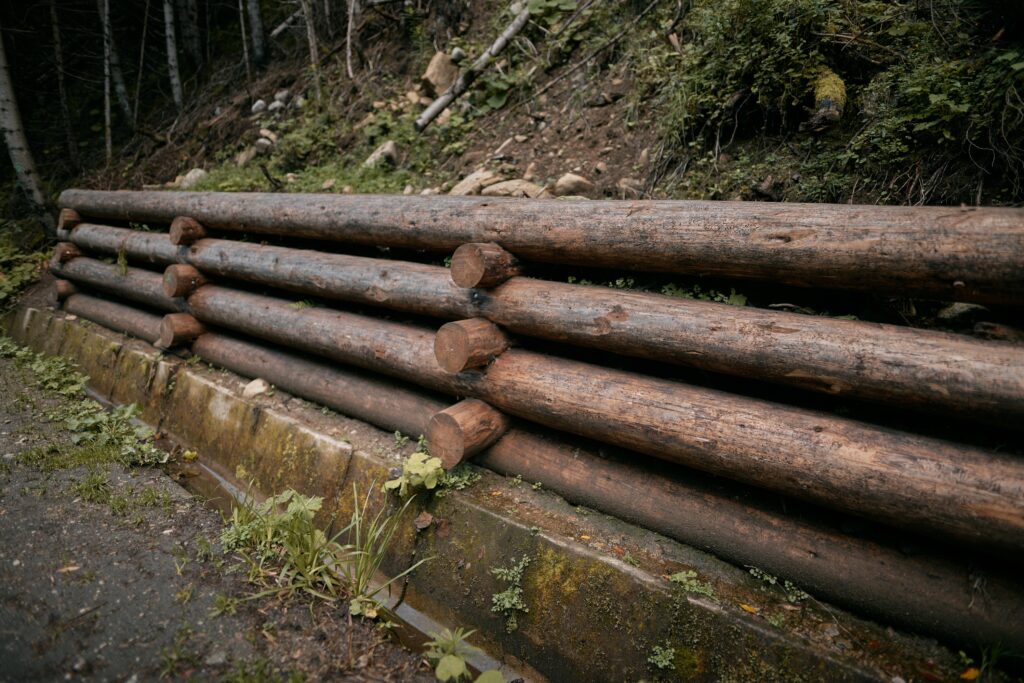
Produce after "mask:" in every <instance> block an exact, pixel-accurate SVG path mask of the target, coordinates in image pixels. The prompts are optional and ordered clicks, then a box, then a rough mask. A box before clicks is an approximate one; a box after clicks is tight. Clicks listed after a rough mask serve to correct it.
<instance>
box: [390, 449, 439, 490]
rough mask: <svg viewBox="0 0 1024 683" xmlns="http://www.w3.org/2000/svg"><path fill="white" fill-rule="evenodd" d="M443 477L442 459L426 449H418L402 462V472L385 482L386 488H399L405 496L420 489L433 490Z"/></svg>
mask: <svg viewBox="0 0 1024 683" xmlns="http://www.w3.org/2000/svg"><path fill="white" fill-rule="evenodd" d="M443 477H444V468H443V467H442V466H441V459H440V458H432V457H431V456H430V454H429V453H427V452H426V451H422V450H418V451H416V452H415V453H413V454H412V455H410V456H409V457H408V458H406V460H405V462H403V463H402V472H401V474H399V475H398V476H397V477H396V478H394V479H391V480H389V481H387V482H385V483H384V489H385V490H386V491H394V490H396V489H397V490H398V495H400V496H402V497H403V498H404V497H406V496H408V495H409V493H410V492H414V491H416V490H418V489H426V490H428V491H430V490H433V489H434V488H436V487H437V485H438V484H439V483H440V482H441V479H442V478H443Z"/></svg>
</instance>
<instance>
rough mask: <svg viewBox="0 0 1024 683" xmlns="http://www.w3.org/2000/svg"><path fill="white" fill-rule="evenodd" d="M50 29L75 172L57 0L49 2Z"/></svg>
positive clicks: (76, 163) (76, 160)
mask: <svg viewBox="0 0 1024 683" xmlns="http://www.w3.org/2000/svg"><path fill="white" fill-rule="evenodd" d="M50 27H51V29H52V30H53V58H54V62H55V63H56V65H57V97H58V98H59V99H60V116H61V119H62V121H63V123H64V138H65V142H66V144H67V147H68V161H70V162H71V165H72V166H73V167H74V168H75V169H76V170H77V169H79V168H81V165H82V164H81V161H80V160H79V157H78V141H77V140H75V133H74V131H73V130H72V129H71V107H69V106H68V92H67V88H66V87H65V85H64V41H63V40H61V37H60V17H59V16H58V15H57V0H50Z"/></svg>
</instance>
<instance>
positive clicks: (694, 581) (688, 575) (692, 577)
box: [668, 570, 715, 598]
mask: <svg viewBox="0 0 1024 683" xmlns="http://www.w3.org/2000/svg"><path fill="white" fill-rule="evenodd" d="M668 580H669V581H671V582H672V583H674V584H676V585H677V586H680V587H682V589H683V590H685V591H686V592H687V593H697V594H698V595H704V596H707V597H709V598H714V597H715V589H714V588H713V587H712V586H711V584H710V583H708V582H707V581H701V580H700V579H698V578H697V572H695V571H693V570H686V571H681V572H676V573H675V574H672V575H671V576H669V577H668Z"/></svg>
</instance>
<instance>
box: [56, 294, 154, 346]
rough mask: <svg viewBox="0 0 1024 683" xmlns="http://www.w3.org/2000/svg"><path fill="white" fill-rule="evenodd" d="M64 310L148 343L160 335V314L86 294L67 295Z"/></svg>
mask: <svg viewBox="0 0 1024 683" xmlns="http://www.w3.org/2000/svg"><path fill="white" fill-rule="evenodd" d="M64 311H65V312H67V313H71V314H72V315H77V316H78V317H80V318H85V319H86V320H91V321H93V322H95V323H99V324H100V325H103V326H104V327H106V328H109V329H111V330H115V331H117V332H124V333H126V334H130V335H131V336H133V337H138V338H139V339H143V340H145V341H147V342H149V343H150V344H152V343H154V342H155V341H156V340H157V339H158V338H159V337H160V316H158V315H154V314H152V313H146V312H145V311H140V310H139V309H137V308H133V307H131V306H125V305H123V304H118V303H114V302H113V301H107V300H105V299H98V298H96V297H94V296H89V295H88V294H73V295H72V296H69V297H68V298H67V299H66V300H65V301H64Z"/></svg>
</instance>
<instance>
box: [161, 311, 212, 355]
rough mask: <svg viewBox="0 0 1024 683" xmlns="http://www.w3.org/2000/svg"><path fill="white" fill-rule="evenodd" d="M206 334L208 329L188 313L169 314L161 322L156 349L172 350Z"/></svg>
mask: <svg viewBox="0 0 1024 683" xmlns="http://www.w3.org/2000/svg"><path fill="white" fill-rule="evenodd" d="M204 332H206V328H205V327H203V324H202V323H200V322H199V321H198V320H196V319H195V318H193V317H192V316H191V315H189V314H188V313H168V314H167V315H165V316H164V317H163V319H162V320H161V321H160V337H159V338H158V339H157V340H156V347H157V348H160V349H170V348H173V347H175V346H181V345H182V344H185V343H188V342H191V341H192V340H194V339H195V338H196V337H198V336H199V335H201V334H203V333H204Z"/></svg>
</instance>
